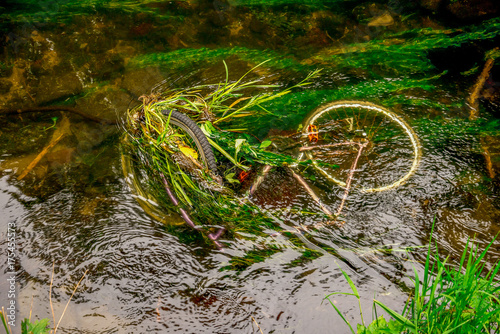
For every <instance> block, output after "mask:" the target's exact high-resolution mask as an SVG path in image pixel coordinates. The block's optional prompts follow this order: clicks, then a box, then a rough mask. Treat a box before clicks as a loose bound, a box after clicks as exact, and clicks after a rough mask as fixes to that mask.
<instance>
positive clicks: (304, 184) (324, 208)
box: [249, 141, 368, 228]
mask: <svg viewBox="0 0 500 334" xmlns="http://www.w3.org/2000/svg"><path fill="white" fill-rule="evenodd" d="M353 145H355V146H357V147H358V154H357V155H356V158H355V159H354V161H353V163H352V165H351V168H350V170H349V174H348V176H347V180H346V182H345V184H346V186H345V190H344V195H343V196H342V201H341V203H340V205H339V207H338V208H337V210H336V212H335V213H332V212H331V211H330V210H329V209H328V207H327V206H326V205H325V204H323V202H322V201H321V199H320V198H319V196H318V195H317V194H316V193H315V192H314V190H313V189H312V188H311V187H310V186H309V184H308V183H307V182H306V180H305V179H304V178H303V177H302V176H300V175H299V174H297V173H296V172H295V170H294V167H296V165H293V166H286V168H287V169H288V170H289V171H290V172H291V173H292V176H293V177H294V178H295V179H296V180H297V181H298V182H299V184H300V185H301V186H302V187H303V188H304V189H305V190H306V191H307V193H308V194H309V196H311V198H312V199H313V200H314V201H315V202H316V203H317V204H318V205H319V207H320V208H321V210H322V211H323V212H324V213H325V214H326V215H327V216H328V217H329V218H331V220H329V221H327V222H325V223H319V224H314V225H313V228H316V227H320V226H324V224H327V225H333V224H335V223H338V221H337V217H338V216H339V215H340V213H341V212H342V209H343V208H344V206H345V201H346V200H347V196H348V195H349V191H350V189H351V183H352V179H353V178H354V173H355V172H356V167H357V165H358V161H359V158H360V156H361V154H362V153H363V149H364V148H365V147H366V146H367V145H368V142H363V143H361V142H355V141H348V142H344V143H336V144H328V145H318V146H303V147H301V148H300V149H299V151H300V152H303V151H309V150H314V149H318V148H325V147H341V146H353ZM313 163H315V162H313ZM272 169H273V167H272V166H270V165H266V166H264V169H263V171H262V174H261V175H259V176H258V177H257V179H256V180H255V182H254V183H253V184H252V186H251V187H250V190H249V195H252V194H254V193H255V191H256V190H257V188H258V187H259V186H260V185H261V184H262V182H264V179H265V178H266V176H267V175H268V174H269V172H270V171H271V170H272ZM342 224H343V222H342V223H341V225H342ZM316 225H318V226H316Z"/></svg>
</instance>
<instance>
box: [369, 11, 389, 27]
mask: <svg viewBox="0 0 500 334" xmlns="http://www.w3.org/2000/svg"><path fill="white" fill-rule="evenodd" d="M393 24H394V19H393V18H392V16H391V14H389V13H388V12H386V13H384V14H382V15H380V16H377V17H375V18H373V19H372V20H371V21H370V22H368V26H369V27H387V26H390V25H393Z"/></svg>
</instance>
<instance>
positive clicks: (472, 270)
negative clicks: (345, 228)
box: [325, 237, 500, 334]
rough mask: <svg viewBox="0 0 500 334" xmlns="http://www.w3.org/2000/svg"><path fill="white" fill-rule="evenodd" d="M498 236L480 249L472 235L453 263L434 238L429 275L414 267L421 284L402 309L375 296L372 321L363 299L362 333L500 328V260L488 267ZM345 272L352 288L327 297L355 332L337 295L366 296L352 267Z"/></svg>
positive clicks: (463, 332)
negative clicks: (366, 314) (367, 321)
mask: <svg viewBox="0 0 500 334" xmlns="http://www.w3.org/2000/svg"><path fill="white" fill-rule="evenodd" d="M431 241H432V237H431ZM494 241H495V240H493V241H492V242H490V243H489V244H488V245H487V246H486V247H485V249H484V250H482V251H481V252H480V250H479V247H478V245H477V244H475V243H474V242H473V241H472V242H471V241H470V240H468V241H467V244H466V246H465V249H464V251H463V254H462V256H461V258H460V262H459V263H458V264H450V263H448V260H449V257H447V258H446V259H445V260H441V258H440V256H439V253H438V250H437V247H436V251H434V252H433V251H432V250H431V242H429V248H428V252H427V257H426V261H425V268H424V269H425V270H424V276H423V277H420V276H419V274H418V271H417V270H416V269H414V278H413V281H414V284H415V288H414V290H413V293H412V294H411V295H410V298H409V299H408V301H407V303H406V305H405V307H404V309H403V311H402V312H401V313H398V312H396V311H394V310H393V309H391V308H389V307H388V306H387V305H385V304H383V303H382V302H380V301H379V300H376V299H374V301H373V310H374V314H375V320H373V322H372V323H370V324H368V325H366V324H365V322H364V320H363V311H362V309H361V304H359V308H360V309H359V310H360V313H361V319H362V323H361V324H358V325H357V333H361V334H375V333H414V334H423V333H426V334H427V333H428V334H431V333H432V334H452V333H453V334H471V333H500V325H499V324H500V283H499V281H498V277H497V274H498V272H499V270H500V262H497V263H496V264H495V265H494V266H493V267H492V268H491V269H490V270H486V267H485V264H484V261H483V260H484V257H485V255H486V254H487V252H488V250H489V249H490V247H491V245H492V244H493V242H494ZM341 270H342V269H341ZM342 273H343V274H344V277H345V278H346V280H347V281H348V283H349V285H350V287H351V290H352V293H346V292H334V293H331V294H329V295H327V296H326V297H325V299H327V300H328V301H329V302H330V303H331V305H332V306H333V307H334V309H335V311H336V312H337V313H338V314H339V315H340V317H341V318H342V319H343V321H344V322H345V323H346V324H347V325H348V326H349V328H350V330H351V332H352V333H355V331H354V329H353V327H352V325H351V323H350V322H349V321H348V320H347V319H346V318H345V317H344V315H343V314H342V312H341V311H340V310H339V308H338V307H337V306H336V305H334V303H333V302H332V300H331V297H332V296H334V295H339V294H340V295H350V296H355V297H356V298H357V299H358V301H359V300H360V295H359V292H358V290H357V289H356V286H355V285H354V283H353V282H352V280H351V279H350V277H349V276H348V275H347V273H346V272H344V271H343V270H342ZM377 308H381V309H382V310H384V311H385V312H387V313H388V314H389V315H390V316H391V318H392V319H390V320H388V321H387V320H386V319H385V318H384V316H383V315H382V316H378V314H377Z"/></svg>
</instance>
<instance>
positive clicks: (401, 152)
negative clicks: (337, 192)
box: [299, 101, 421, 192]
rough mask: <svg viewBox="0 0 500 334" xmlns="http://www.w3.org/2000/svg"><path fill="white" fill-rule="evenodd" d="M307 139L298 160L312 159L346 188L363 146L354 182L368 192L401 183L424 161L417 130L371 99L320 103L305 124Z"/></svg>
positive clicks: (316, 166) (385, 188)
mask: <svg viewBox="0 0 500 334" xmlns="http://www.w3.org/2000/svg"><path fill="white" fill-rule="evenodd" d="M302 137H303V139H304V140H305V141H306V144H304V146H303V147H302V148H301V153H300V154H299V160H304V159H312V160H313V166H314V167H315V170H317V171H318V172H319V173H320V174H321V175H322V176H323V177H325V178H326V179H327V180H329V181H331V182H333V183H335V184H337V185H339V186H341V187H345V186H346V180H347V178H348V176H349V172H350V170H351V168H352V166H353V162H354V161H355V159H356V157H357V156H358V153H359V149H360V147H361V144H362V145H363V148H362V152H361V155H360V156H359V160H358V163H357V166H356V171H355V173H354V178H353V182H352V184H353V186H355V187H356V188H357V189H359V190H361V191H363V192H377V191H385V190H389V189H393V188H396V187H398V186H400V185H402V184H403V183H405V182H406V181H407V180H408V179H409V178H410V177H411V176H412V175H413V174H414V173H415V171H416V170H417V168H418V165H419V163H420V156H421V149H420V143H419V141H418V138H417V136H416V134H415V132H414V131H413V130H412V128H411V127H410V126H409V125H408V124H407V123H406V122H405V121H403V120H402V119H401V118H400V117H399V116H398V115H396V114H395V113H393V112H392V111H390V110H388V109H386V108H384V107H381V106H378V105H375V104H373V103H369V102H361V101H337V102H333V103H329V104H326V105H323V106H320V107H319V108H317V109H316V110H314V111H313V112H312V113H311V114H310V115H309V116H308V117H306V118H305V120H304V122H303V123H302ZM333 165H336V166H337V167H335V166H333Z"/></svg>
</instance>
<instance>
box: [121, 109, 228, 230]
mask: <svg viewBox="0 0 500 334" xmlns="http://www.w3.org/2000/svg"><path fill="white" fill-rule="evenodd" d="M162 114H163V115H164V117H166V118H167V119H168V118H170V119H169V123H168V128H167V130H166V131H165V132H164V134H165V136H167V137H168V138H169V140H165V141H164V142H163V145H162V147H163V149H165V150H166V151H167V152H169V154H168V156H170V158H172V159H174V160H175V162H176V164H175V166H176V168H179V169H182V170H183V171H184V172H187V173H191V172H193V173H194V174H197V173H199V171H200V169H203V170H210V171H211V172H213V173H214V174H218V173H217V165H216V163H215V157H214V154H213V151H212V148H211V146H210V143H209V142H208V140H207V138H206V137H205V135H204V134H203V132H202V131H201V129H200V128H199V127H198V125H197V124H196V123H195V122H194V121H193V120H191V119H190V118H189V117H188V116H186V115H184V114H181V113H179V112H176V111H168V110H164V111H162ZM130 140H131V138H130V137H129V136H128V135H126V137H125V138H124V142H123V147H122V168H123V173H124V175H125V179H126V181H127V183H128V185H129V186H130V188H131V189H132V190H133V192H134V193H135V195H136V199H137V201H138V203H139V204H140V205H141V207H142V208H143V209H144V211H146V212H147V213H148V214H149V215H150V216H151V217H153V218H154V219H156V220H159V221H162V222H167V221H171V220H172V216H171V215H170V214H168V211H169V209H168V206H169V205H170V204H168V203H170V202H171V199H170V198H169V196H167V192H165V191H163V190H164V186H163V184H162V182H161V181H158V180H156V181H157V182H155V181H152V179H151V173H150V169H151V166H150V165H149V164H148V163H145V161H147V160H148V157H147V156H145V154H147V153H144V152H141V150H137V149H136V148H134V145H137V144H134V145H131V143H130ZM146 145H147V144H146ZM132 149H133V151H131V150H132ZM193 169H195V170H194V171H193ZM172 172H173V173H174V174H175V173H176V171H175V169H174V170H173V171H172ZM174 204H175V203H174ZM173 223H178V222H173Z"/></svg>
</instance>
